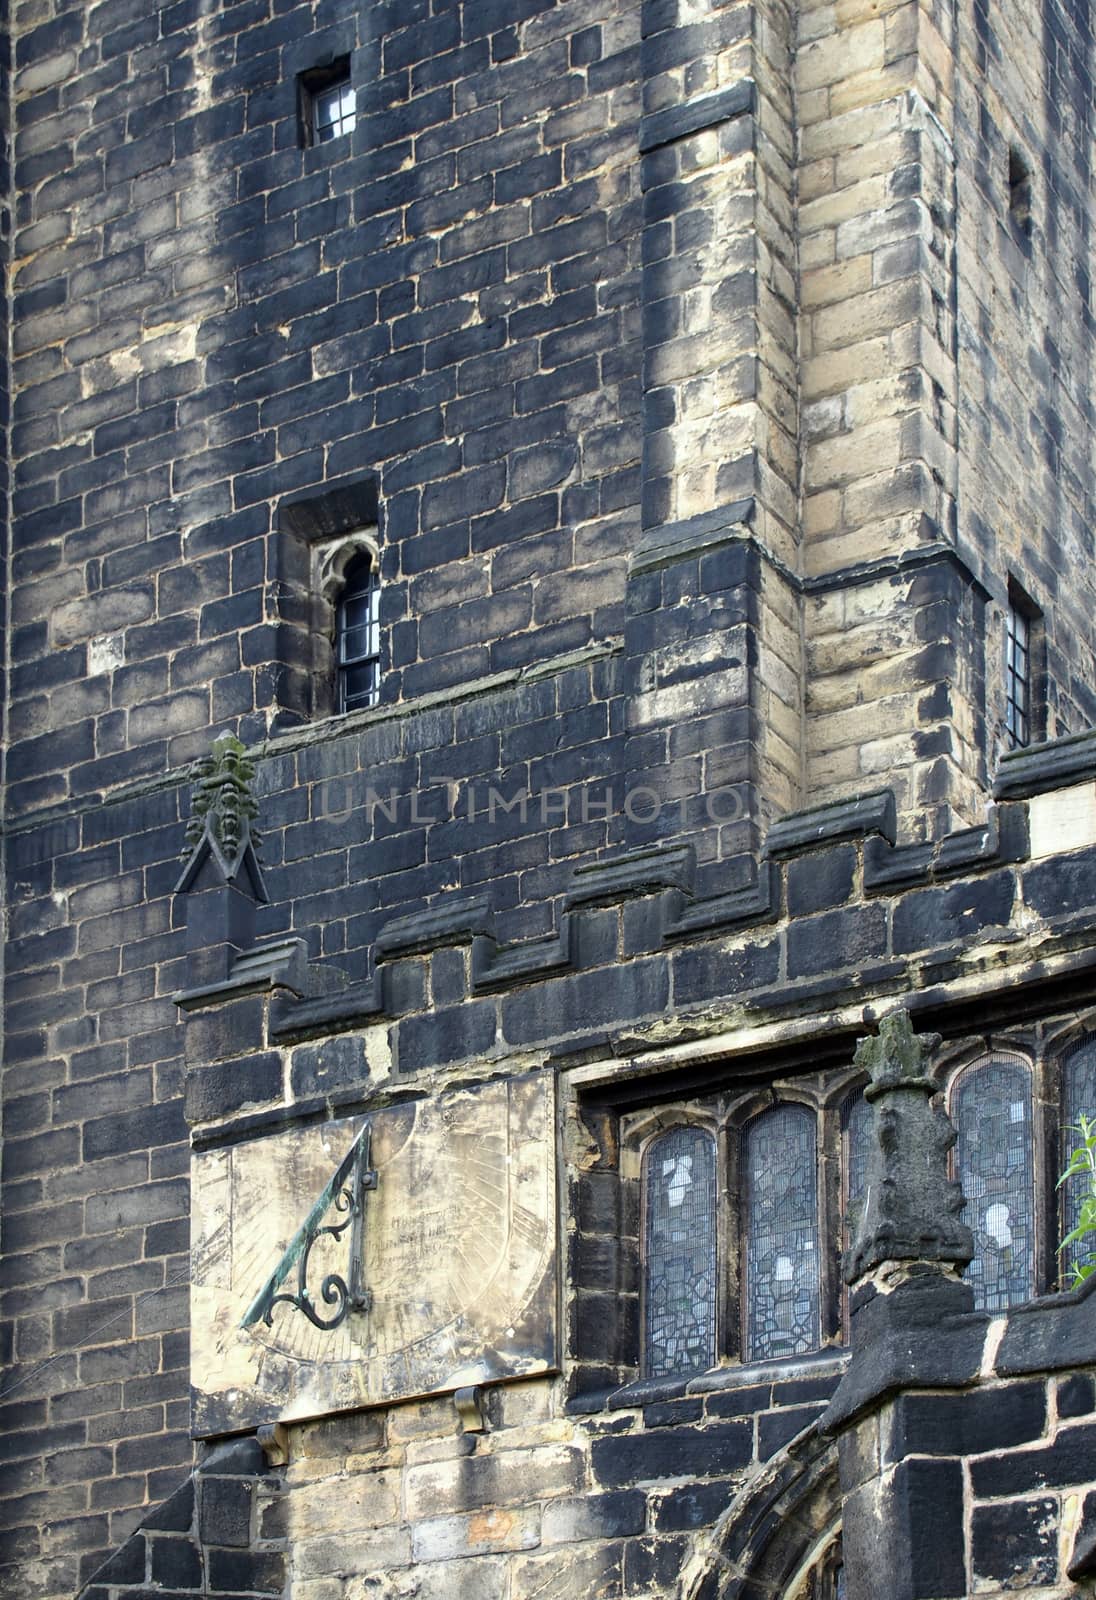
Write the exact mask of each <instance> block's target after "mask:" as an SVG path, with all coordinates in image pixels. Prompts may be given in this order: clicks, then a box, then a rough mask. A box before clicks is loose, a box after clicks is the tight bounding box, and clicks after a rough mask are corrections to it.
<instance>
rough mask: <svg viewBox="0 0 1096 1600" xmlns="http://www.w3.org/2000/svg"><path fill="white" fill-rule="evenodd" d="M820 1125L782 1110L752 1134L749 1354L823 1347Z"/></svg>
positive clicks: (756, 1357)
mask: <svg viewBox="0 0 1096 1600" xmlns="http://www.w3.org/2000/svg"><path fill="white" fill-rule="evenodd" d="M815 1127H816V1119H815V1114H814V1113H813V1112H812V1111H809V1110H808V1109H807V1108H806V1107H805V1106H795V1105H782V1106H775V1107H774V1108H773V1109H772V1110H771V1111H766V1112H764V1113H763V1114H762V1115H761V1116H759V1117H756V1118H755V1119H754V1121H753V1122H751V1123H750V1124H749V1126H748V1127H747V1128H746V1132H745V1174H746V1183H745V1236H746V1263H745V1265H746V1273H745V1290H746V1293H745V1355H746V1360H747V1361H763V1360H767V1359H771V1358H773V1357H776V1356H793V1355H802V1354H803V1353H804V1352H805V1351H808V1350H816V1349H817V1348H818V1347H819V1345H820V1344H821V1297H820V1291H819V1278H820V1251H819V1237H818V1177H817V1167H816V1146H817V1138H816V1132H815Z"/></svg>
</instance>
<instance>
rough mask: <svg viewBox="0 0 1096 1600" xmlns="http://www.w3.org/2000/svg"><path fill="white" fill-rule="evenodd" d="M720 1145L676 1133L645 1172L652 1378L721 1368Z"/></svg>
mask: <svg viewBox="0 0 1096 1600" xmlns="http://www.w3.org/2000/svg"><path fill="white" fill-rule="evenodd" d="M715 1154H716V1152H715V1139H714V1138H713V1137H712V1135H711V1134H710V1133H708V1132H706V1131H705V1130H704V1129H703V1128H688V1127H681V1128H671V1129H670V1130H669V1131H668V1132H667V1133H663V1134H660V1135H659V1136H658V1138H657V1139H655V1140H653V1142H652V1143H651V1145H650V1146H649V1148H648V1150H647V1158H646V1162H645V1164H644V1197H645V1216H646V1223H645V1227H646V1241H645V1242H646V1248H645V1251H644V1263H643V1265H644V1322H645V1334H644V1350H645V1354H646V1370H647V1374H648V1376H649V1377H652V1378H665V1377H671V1376H673V1375H675V1374H678V1373H685V1372H703V1371H705V1370H706V1369H707V1368H708V1367H711V1366H714V1365H715V1360H716V1234H717V1227H716V1160H715Z"/></svg>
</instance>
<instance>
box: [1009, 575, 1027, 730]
mask: <svg viewBox="0 0 1096 1600" xmlns="http://www.w3.org/2000/svg"><path fill="white" fill-rule="evenodd" d="M1005 626H1006V633H1005V728H1006V731H1007V733H1008V738H1009V744H1010V745H1011V747H1012V749H1014V750H1015V749H1018V748H1019V747H1020V746H1021V745H1027V744H1030V743H1031V625H1030V622H1029V620H1028V618H1027V617H1026V616H1025V615H1024V613H1023V612H1022V611H1021V610H1020V609H1019V607H1018V606H1016V605H1014V604H1012V603H1010V604H1009V608H1008V618H1007V622H1006V625H1005Z"/></svg>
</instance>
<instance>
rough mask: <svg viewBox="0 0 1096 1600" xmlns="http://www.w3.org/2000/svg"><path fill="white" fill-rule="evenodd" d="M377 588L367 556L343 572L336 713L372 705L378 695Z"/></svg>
mask: <svg viewBox="0 0 1096 1600" xmlns="http://www.w3.org/2000/svg"><path fill="white" fill-rule="evenodd" d="M380 600H381V587H380V583H379V582H378V580H377V573H376V568H375V567H374V564H373V558H372V557H371V556H370V555H360V556H356V557H355V558H354V560H353V561H352V562H351V563H350V565H349V566H348V567H347V569H346V574H345V578H344V582H343V590H342V593H341V595H340V596H339V602H338V608H337V611H336V615H335V650H336V666H337V672H338V690H339V710H340V711H361V710H363V709H364V708H365V707H367V706H375V705H376V704H377V700H378V698H379V695H380V675H381V628H380Z"/></svg>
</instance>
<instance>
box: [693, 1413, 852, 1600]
mask: <svg viewBox="0 0 1096 1600" xmlns="http://www.w3.org/2000/svg"><path fill="white" fill-rule="evenodd" d="M840 1533H841V1486H840V1482H839V1478H838V1470H837V1445H836V1443H835V1442H834V1441H833V1440H832V1439H823V1438H822V1437H821V1436H820V1434H819V1432H818V1427H817V1424H816V1423H812V1424H811V1426H810V1427H809V1428H806V1429H804V1431H803V1432H802V1433H801V1434H799V1435H797V1437H796V1438H795V1439H793V1440H792V1442H791V1443H790V1444H789V1445H787V1446H786V1447H785V1449H783V1450H782V1451H781V1452H780V1453H779V1455H777V1456H775V1457H774V1458H773V1459H772V1460H771V1461H768V1462H766V1463H765V1464H764V1466H762V1467H761V1468H759V1469H758V1471H757V1472H756V1474H755V1475H754V1476H753V1477H752V1478H750V1479H748V1480H747V1481H746V1483H744V1484H743V1486H742V1488H741V1489H740V1490H739V1492H738V1494H736V1495H735V1497H734V1499H733V1500H732V1502H731V1504H730V1505H729V1506H728V1508H727V1510H726V1511H725V1512H724V1513H723V1515H722V1517H721V1518H720V1519H719V1521H718V1522H717V1523H716V1524H715V1526H714V1527H713V1528H712V1529H711V1530H710V1532H709V1533H708V1534H707V1536H706V1537H705V1539H704V1541H703V1544H702V1545H701V1546H700V1547H699V1548H698V1549H697V1550H696V1551H695V1553H694V1555H693V1557H692V1560H691V1561H690V1562H689V1563H688V1564H687V1565H686V1567H685V1570H684V1572H683V1573H682V1576H681V1581H680V1584H679V1587H678V1600H799V1596H800V1595H801V1594H802V1593H803V1591H804V1586H805V1585H806V1584H807V1581H808V1579H809V1577H810V1574H811V1571H812V1569H813V1568H815V1567H816V1565H817V1564H818V1563H819V1562H820V1561H822V1560H824V1558H825V1557H826V1555H827V1552H829V1551H830V1550H831V1549H832V1548H833V1546H834V1545H835V1543H836V1541H837V1540H838V1538H839V1537H840ZM807 1592H808V1593H809V1590H807Z"/></svg>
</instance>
